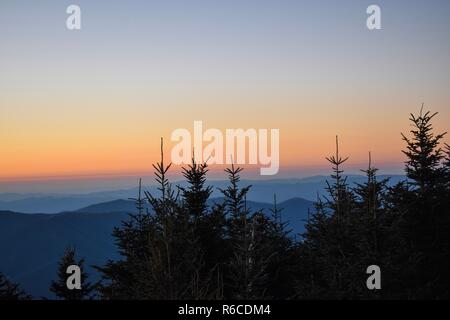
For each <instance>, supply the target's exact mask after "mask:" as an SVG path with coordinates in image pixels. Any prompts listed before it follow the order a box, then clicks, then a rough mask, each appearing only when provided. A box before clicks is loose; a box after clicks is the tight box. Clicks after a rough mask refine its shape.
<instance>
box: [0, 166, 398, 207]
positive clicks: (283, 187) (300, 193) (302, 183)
mask: <svg viewBox="0 0 450 320" xmlns="http://www.w3.org/2000/svg"><path fill="white" fill-rule="evenodd" d="M387 177H388V176H380V177H379V178H380V179H383V178H387ZM389 178H390V181H391V184H395V183H397V182H398V181H401V180H404V179H405V177H404V176H401V175H396V176H389ZM327 179H329V178H328V177H325V176H314V177H309V178H302V179H278V180H243V181H242V185H252V189H251V190H250V193H249V195H248V200H250V201H256V202H271V201H272V200H271V199H273V195H274V194H276V195H277V198H278V200H279V201H286V200H289V199H292V198H296V197H301V198H304V199H307V200H310V201H315V200H316V199H317V195H318V194H319V195H322V194H324V190H325V187H326V180H327ZM365 179H366V178H365V177H364V176H362V175H350V176H348V182H349V184H350V186H352V185H354V184H355V183H362V182H364V181H365ZM227 184H228V182H227V181H209V185H211V186H212V187H213V188H214V191H213V194H212V197H214V198H217V197H220V196H221V193H220V191H219V188H222V189H223V188H225V187H226V186H227ZM174 185H180V186H185V182H182V181H181V182H175V183H174ZM145 189H146V190H148V191H150V192H151V193H153V194H157V193H158V191H157V190H156V187H155V186H148V187H145ZM137 192H138V191H137V188H131V189H125V190H115V191H103V192H92V193H84V194H83V193H80V194H57V193H52V194H39V193H34V194H20V193H0V210H10V211H15V212H23V213H35V212H43V213H58V212H63V211H75V210H77V209H79V208H81V207H86V206H90V205H94V204H96V203H102V202H108V201H113V200H116V199H128V198H131V197H136V195H137Z"/></svg>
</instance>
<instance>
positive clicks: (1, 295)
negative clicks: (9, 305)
mask: <svg viewBox="0 0 450 320" xmlns="http://www.w3.org/2000/svg"><path fill="white" fill-rule="evenodd" d="M29 299H31V296H30V295H28V294H26V293H25V292H24V291H23V290H22V289H21V288H20V287H19V285H18V284H16V283H13V282H11V281H9V280H8V279H7V278H6V277H5V275H3V273H1V272H0V300H29Z"/></svg>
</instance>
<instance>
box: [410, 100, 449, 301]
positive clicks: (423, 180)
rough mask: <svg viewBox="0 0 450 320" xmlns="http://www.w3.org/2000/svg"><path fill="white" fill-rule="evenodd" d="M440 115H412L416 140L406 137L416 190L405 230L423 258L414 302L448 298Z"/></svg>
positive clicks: (417, 270) (415, 281) (414, 282)
mask: <svg viewBox="0 0 450 320" xmlns="http://www.w3.org/2000/svg"><path fill="white" fill-rule="evenodd" d="M436 115H437V113H434V114H431V113H430V112H425V113H424V112H423V106H422V109H421V111H420V114H419V115H418V116H414V115H411V117H410V121H411V122H412V125H413V129H412V130H411V131H410V133H411V135H412V138H407V137H406V136H405V135H403V134H402V136H403V140H404V141H405V142H406V147H407V149H406V150H405V151H403V153H404V154H405V155H406V157H407V161H406V173H407V176H408V178H409V179H410V181H411V185H412V187H413V188H411V190H410V195H409V198H408V204H407V214H405V215H404V216H403V224H402V230H403V232H404V233H405V236H406V239H407V242H408V244H409V245H410V249H409V250H411V251H413V252H416V253H417V254H418V255H419V258H418V259H417V260H418V262H417V264H416V266H415V274H414V276H413V277H412V279H411V283H412V286H413V288H412V289H411V294H410V295H411V296H412V297H413V298H429V297H448V296H449V292H448V284H449V283H450V282H449V280H448V279H449V275H450V274H449V269H450V263H449V259H448V255H449V253H450V246H449V240H448V238H449V237H448V234H450V223H449V217H450V211H449V210H450V208H449V207H448V201H446V199H445V194H446V189H445V188H446V187H445V185H446V180H445V167H443V166H442V162H443V160H444V154H443V150H442V148H441V147H440V142H441V140H442V138H443V137H444V135H445V133H442V134H437V135H435V134H434V133H433V127H432V120H433V118H434V117H435V116H436Z"/></svg>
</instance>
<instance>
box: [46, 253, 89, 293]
mask: <svg viewBox="0 0 450 320" xmlns="http://www.w3.org/2000/svg"><path fill="white" fill-rule="evenodd" d="M71 265H77V266H78V267H79V268H80V270H81V289H72V290H71V289H69V288H68V287H67V279H68V277H69V276H70V275H69V274H67V268H68V267H69V266H71ZM57 276H58V279H57V280H54V281H52V283H51V285H50V291H51V292H53V293H54V294H55V296H56V297H57V298H59V299H63V300H86V299H91V298H92V293H93V290H94V286H93V285H92V284H91V283H90V282H88V281H87V279H88V274H87V273H86V272H85V270H84V259H80V260H78V261H77V260H76V250H75V249H74V248H71V247H69V248H67V249H66V250H65V252H64V255H63V256H62V258H61V260H60V261H59V263H58V270H57Z"/></svg>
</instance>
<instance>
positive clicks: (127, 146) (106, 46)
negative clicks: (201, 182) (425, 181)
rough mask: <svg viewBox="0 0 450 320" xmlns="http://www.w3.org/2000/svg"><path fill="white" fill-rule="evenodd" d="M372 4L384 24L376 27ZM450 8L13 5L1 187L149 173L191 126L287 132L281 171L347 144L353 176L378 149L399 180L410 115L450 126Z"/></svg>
mask: <svg viewBox="0 0 450 320" xmlns="http://www.w3.org/2000/svg"><path fill="white" fill-rule="evenodd" d="M70 4H77V5H79V6H80V7H81V10H82V15H81V17H82V29H81V30H80V31H69V30H68V29H66V18H67V16H68V15H67V14H66V12H65V11H66V8H67V6H68V5H70ZM370 4H378V5H379V6H380V7H381V10H382V11H381V12H382V30H376V31H370V30H368V29H367V28H366V18H367V14H366V8H367V6H368V5H370ZM449 13H450V2H449V1H446V0H442V1H439V0H436V1H425V0H423V1H418V0H417V1H411V0H391V1H380V0H371V1H361V0H354V1H337V0H336V1H331V0H330V1H317V0H314V1H313V0H311V1H299V0H295V1H294V0H293V1H289V0H282V1H280V0H277V1H275V0H270V1H266V0H264V1H261V0H259V1H256V0H255V1H250V0H239V1H238V0H227V1H211V0H209V1H206V0H205V1H197V0H192V1H99V0H96V1H87V0H71V1H61V0H58V1H56V0H54V1H44V0H43V1H21V0H2V1H1V2H0V39H1V41H0V145H1V156H0V180H1V181H3V182H8V181H17V180H27V179H48V178H59V179H62V178H64V179H70V178H80V177H98V176H102V177H114V176H123V175H128V174H133V175H135V174H140V173H143V172H149V171H151V163H153V162H156V161H157V160H158V157H159V141H160V140H159V139H160V137H163V138H165V140H166V141H167V145H166V150H167V153H168V154H169V153H170V148H171V146H172V144H171V143H170V141H169V140H170V134H171V132H172V131H173V130H175V129H177V128H187V129H189V130H192V126H193V121H194V120H202V121H203V123H204V126H205V127H206V128H218V129H226V128H267V129H270V128H277V129H280V148H281V149H280V163H281V169H280V177H286V176H292V172H296V175H297V176H305V175H308V174H310V173H311V174H317V173H320V172H322V171H321V170H325V169H322V168H326V167H327V164H326V161H325V160H324V157H325V156H327V155H329V154H330V153H332V152H333V151H334V137H335V135H339V137H340V141H341V146H342V152H343V153H345V155H347V156H350V160H349V163H348V168H349V169H350V170H355V171H356V169H357V168H360V167H361V166H364V165H365V163H366V161H367V154H368V151H371V152H372V154H373V155H374V159H375V161H376V165H377V166H378V167H380V168H381V169H383V170H385V172H389V173H396V172H397V173H401V167H402V166H401V163H402V161H403V157H402V154H401V151H400V150H401V149H402V148H403V146H404V144H403V142H402V141H401V136H400V132H407V131H408V130H409V128H410V127H409V123H408V116H409V113H411V112H418V111H419V110H420V106H421V104H422V103H425V106H426V107H428V108H430V109H431V110H432V111H436V112H439V117H438V118H437V119H436V121H435V128H436V130H437V131H447V130H450V126H449V124H450V58H449V57H450V18H449ZM446 141H449V139H448V138H447V139H446ZM323 173H327V172H326V171H323ZM0 191H1V190H0Z"/></svg>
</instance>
